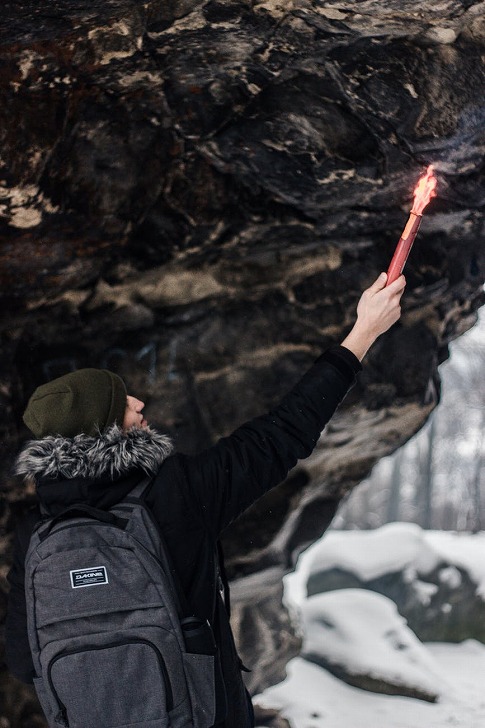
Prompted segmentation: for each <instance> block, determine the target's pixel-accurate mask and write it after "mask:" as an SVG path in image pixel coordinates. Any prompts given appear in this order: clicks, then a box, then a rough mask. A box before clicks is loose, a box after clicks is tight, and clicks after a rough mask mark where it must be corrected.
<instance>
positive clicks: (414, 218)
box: [386, 164, 438, 286]
mask: <svg viewBox="0 0 485 728" xmlns="http://www.w3.org/2000/svg"><path fill="white" fill-rule="evenodd" d="M437 183H438V180H437V179H436V177H435V176H434V172H433V165H432V164H430V165H429V167H428V169H427V170H426V174H424V175H423V176H422V177H421V178H420V179H419V181H418V184H417V185H416V188H415V190H414V203H413V207H412V210H411V212H410V215H409V218H408V221H407V223H406V227H405V228H404V230H403V233H402V235H401V237H400V238H399V242H398V244H397V246H396V250H395V251H394V255H393V258H392V260H391V264H390V266H389V268H388V271H387V283H386V286H389V285H390V284H391V283H392V282H393V281H395V280H396V278H399V276H400V275H401V273H402V272H403V270H404V266H405V265H406V261H407V259H408V255H409V252H410V250H411V248H412V245H413V243H414V238H415V237H416V235H417V232H418V230H419V226H420V225H421V220H422V215H423V210H424V208H425V207H426V205H428V203H429V201H430V200H431V199H432V198H433V197H436V185H437Z"/></svg>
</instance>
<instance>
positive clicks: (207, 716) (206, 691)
mask: <svg viewBox="0 0 485 728" xmlns="http://www.w3.org/2000/svg"><path fill="white" fill-rule="evenodd" d="M147 483H148V480H145V481H144V482H143V483H140V484H139V485H138V486H137V487H136V488H135V489H134V491H132V493H130V495H129V496H128V497H126V498H125V499H124V500H123V501H121V502H120V503H119V504H117V505H115V506H113V508H111V510H110V511H102V510H98V509H95V508H92V507H90V506H87V505H80V506H76V507H73V508H69V509H67V510H66V511H64V512H63V513H61V514H60V515H58V516H56V517H53V518H50V519H47V520H45V519H44V520H43V521H41V522H40V524H39V525H38V526H37V527H36V529H35V531H34V533H33V535H32V538H31V542H30V546H29V550H28V553H27V557H26V562H25V566H26V599H27V623H28V632H29V641H30V647H31V650H32V656H33V661H34V668H35V672H36V675H37V677H36V678H34V685H35V688H36V691H37V695H38V697H39V700H40V703H41V705H42V708H43V710H44V712H45V714H46V718H47V721H48V723H49V726H50V728H59V727H60V726H65V727H66V728H67V727H69V728H120V727H121V726H123V728H188V727H189V726H191V727H192V728H210V726H212V725H213V723H214V717H215V687H214V660H215V657H214V655H215V652H216V647H215V644H214V639H213V636H212V631H211V628H210V626H209V623H208V622H207V621H205V622H204V621H203V620H201V619H198V618H197V617H193V616H190V615H188V614H187V613H185V614H184V608H185V605H186V602H184V599H185V598H184V597H183V595H182V594H181V590H180V588H177V587H176V585H175V583H174V578H173V576H172V573H171V572H172V570H171V568H170V559H169V556H168V554H167V550H166V548H165V546H164V544H163V539H162V537H161V535H160V533H159V530H158V528H157V526H156V524H155V523H154V521H153V519H152V516H151V513H150V512H149V511H148V510H147V509H146V507H145V506H144V505H143V500H142V493H143V490H144V488H145V487H146V485H147Z"/></svg>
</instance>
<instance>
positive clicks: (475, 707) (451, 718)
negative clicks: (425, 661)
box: [257, 640, 485, 728]
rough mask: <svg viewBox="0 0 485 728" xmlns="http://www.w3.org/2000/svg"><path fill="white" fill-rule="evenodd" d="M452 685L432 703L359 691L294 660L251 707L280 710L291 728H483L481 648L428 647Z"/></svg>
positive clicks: (484, 654)
mask: <svg viewBox="0 0 485 728" xmlns="http://www.w3.org/2000/svg"><path fill="white" fill-rule="evenodd" d="M427 647H428V649H429V651H430V652H431V654H432V655H433V657H434V658H435V659H436V661H437V662H438V663H439V665H440V667H441V669H442V671H443V675H444V676H445V677H446V678H447V681H448V683H449V684H450V685H451V686H452V688H450V691H449V693H448V694H445V695H444V696H443V697H442V698H441V700H440V701H439V702H438V703H427V702H424V701H423V700H414V699H412V698H400V697H395V696H388V695H377V694H375V693H370V692H366V691H365V690H359V689H358V688H352V687H350V686H349V685H346V684H345V683H343V682H342V681H341V680H338V679H337V678H335V677H333V676H332V675H330V673H329V672H327V671H326V670H323V669H322V668H321V667H318V666H317V665H313V664H311V663H309V662H306V660H303V659H301V658H300V657H297V658H295V659H294V660H292V661H291V662H290V663H289V664H288V678H287V679H286V680H285V681H284V682H282V683H280V684H279V685H276V686H275V687H273V688H270V689H268V690H266V691H265V692H264V693H263V695H262V696H259V697H258V698H257V702H259V703H261V705H265V706H267V707H269V706H271V707H278V708H281V710H282V713H283V715H284V716H285V717H286V718H287V720H289V722H290V725H291V726H292V728H451V727H453V728H482V727H483V726H485V690H484V682H485V646H484V645H482V644H479V643H478V642H475V641H473V640H467V641H466V642H463V643H461V644H459V645H450V644H443V643H436V644H432V645H430V644H428V645H427Z"/></svg>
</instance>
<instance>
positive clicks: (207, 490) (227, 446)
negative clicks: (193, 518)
mask: <svg viewBox="0 0 485 728" xmlns="http://www.w3.org/2000/svg"><path fill="white" fill-rule="evenodd" d="M385 283H386V274H385V273H384V274H381V276H379V278H378V279H377V281H376V282H375V283H374V284H373V285H372V286H371V287H370V288H368V289H367V290H366V291H365V292H364V293H363V294H362V296H361V299H360V301H359V304H358V308H357V321H356V323H355V325H354V327H353V329H352V331H351V332H350V333H349V335H348V336H347V337H346V338H345V340H344V341H343V342H342V345H341V346H333V347H331V348H330V349H329V350H327V351H326V352H325V353H324V354H322V356H321V357H320V358H319V359H318V360H317V361H316V362H315V364H314V365H313V366H312V367H311V369H310V370H309V371H308V372H307V373H306V374H305V375H304V376H303V377H302V379H301V380H300V381H299V382H298V383H297V385H296V386H295V387H294V388H293V389H292V390H291V391H290V392H289V393H288V394H287V395H286V396H285V397H283V399H282V400H281V402H280V403H279V404H278V405H277V406H276V407H275V408H274V409H272V410H271V411H270V412H269V413H267V414H265V415H262V416H261V417H257V418H255V419H253V420H251V421H250V422H247V423H246V424H244V425H242V426H241V427H239V428H238V429H237V430H235V431H234V432H233V433H232V435H230V436H229V437H225V438H222V439H221V440H219V442H218V443H216V444H215V445H214V446H213V447H211V448H209V449H208V450H206V451H204V452H202V453H200V454H199V455H196V456H194V457H184V456H182V458H181V461H182V466H183V468H184V470H185V476H186V481H187V485H188V488H189V491H190V500H192V501H195V502H197V503H198V505H199V511H200V512H201V513H202V515H203V518H204V519H205V521H206V523H207V525H208V527H209V528H210V529H211V531H213V533H214V535H215V536H216V537H217V536H218V534H219V533H220V531H221V530H222V529H223V528H225V527H226V526H227V525H228V524H229V523H230V522H231V521H232V520H234V519H235V518H236V517H237V516H239V515H240V514H241V513H242V512H243V511H244V510H245V509H246V508H248V507H249V506H250V505H251V504H252V503H253V502H254V501H256V500H257V499H258V498H259V497H260V496H262V495H263V494H264V493H266V492H267V491H268V490H270V489H271V488H273V487H274V486H276V485H278V483H280V482H281V481H282V480H284V479H285V478H286V476H287V475H288V472H289V471H290V470H291V468H293V467H294V466H295V465H296V463H297V462H298V460H300V459H302V458H306V457H308V456H309V455H310V453H311V452H312V450H313V449H314V447H315V445H316V443H317V441H318V439H319V437H320V434H321V432H322V430H323V429H324V427H325V425H326V424H327V422H328V421H329V420H330V419H331V417H332V416H333V414H334V412H335V410H336V409H337V407H338V406H339V404H340V403H341V401H342V400H343V399H344V397H345V396H346V394H347V392H348V391H349V389H350V388H351V387H352V385H353V384H354V382H355V377H356V374H357V373H358V371H359V370H360V369H361V366H360V360H361V359H362V358H363V357H364V355H365V353H366V351H367V350H368V348H369V347H370V346H371V345H372V343H373V342H374V341H375V340H376V338H377V337H378V336H379V335H380V334H381V333H383V332H384V331H386V330H387V329H388V328H389V327H390V326H391V325H392V324H393V323H394V322H395V321H397V319H398V318H399V315H400V307H399V301H400V298H401V295H402V293H403V291H404V285H405V280H404V277H403V276H401V278H399V279H398V280H397V281H395V282H394V283H393V284H392V285H391V286H389V287H388V288H385Z"/></svg>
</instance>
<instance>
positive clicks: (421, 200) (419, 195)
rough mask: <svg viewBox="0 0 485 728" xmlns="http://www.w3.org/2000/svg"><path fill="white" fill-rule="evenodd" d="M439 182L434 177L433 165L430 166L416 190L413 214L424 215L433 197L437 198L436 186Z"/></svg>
mask: <svg viewBox="0 0 485 728" xmlns="http://www.w3.org/2000/svg"><path fill="white" fill-rule="evenodd" d="M437 184H438V180H437V179H436V177H435V176H434V172H433V165H432V164H430V165H429V167H428V169H427V170H426V174H424V175H423V176H422V177H421V178H420V179H419V181H418V184H417V185H416V189H415V190H414V204H413V209H412V210H411V212H414V213H415V214H416V215H422V214H423V210H424V208H425V207H426V205H427V204H428V203H429V201H430V200H431V198H432V197H436V185H437Z"/></svg>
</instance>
